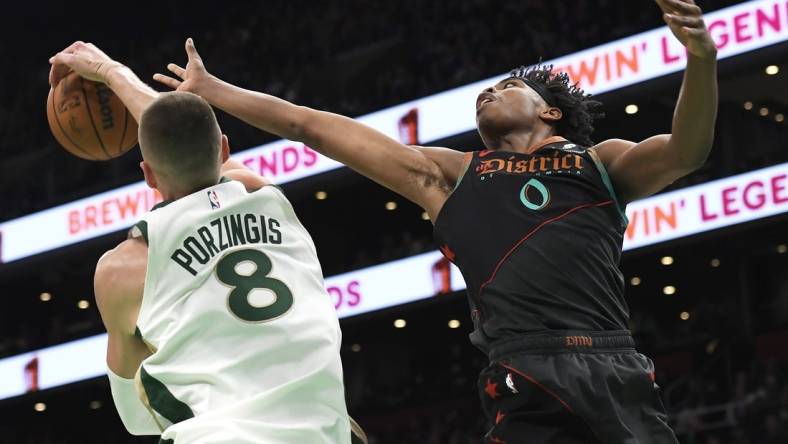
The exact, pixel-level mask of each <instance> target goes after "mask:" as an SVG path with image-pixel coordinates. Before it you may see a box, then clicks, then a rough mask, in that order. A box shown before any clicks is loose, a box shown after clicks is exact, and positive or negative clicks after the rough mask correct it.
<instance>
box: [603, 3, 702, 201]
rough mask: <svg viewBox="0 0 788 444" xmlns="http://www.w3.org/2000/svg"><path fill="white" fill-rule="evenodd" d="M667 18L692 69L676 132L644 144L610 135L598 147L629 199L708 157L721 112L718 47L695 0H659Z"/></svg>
mask: <svg viewBox="0 0 788 444" xmlns="http://www.w3.org/2000/svg"><path fill="white" fill-rule="evenodd" d="M656 2H657V4H658V5H659V7H660V9H661V10H662V12H663V18H664V20H665V22H666V23H667V24H668V27H670V30H671V31H672V32H673V34H674V35H675V36H676V38H677V39H678V40H679V41H680V42H681V43H682V44H683V45H684V46H685V47H686V48H687V69H686V70H685V71H684V81H683V83H682V85H681V91H680V93H679V98H678V101H677V103H676V109H675V111H674V114H673V124H672V131H671V134H661V135H657V136H653V137H651V138H649V139H646V140H644V141H642V142H640V143H634V142H629V141H625V140H620V139H611V140H606V141H604V142H601V143H599V144H598V145H597V152H598V154H599V157H600V158H601V160H602V162H603V163H604V164H605V165H606V167H607V169H608V172H609V174H610V177H611V179H612V180H613V182H614V183H615V185H616V188H617V190H618V192H619V193H620V194H621V195H622V197H623V198H624V200H625V201H627V202H629V201H632V200H635V199H638V198H640V197H645V196H648V195H651V194H654V193H656V192H657V191H659V190H661V189H662V188H664V187H666V186H667V185H670V184H671V183H673V181H675V180H676V179H678V178H680V177H682V176H685V175H687V174H689V173H690V172H692V171H694V170H695V169H697V168H699V167H700V166H701V165H703V163H704V162H705V161H706V157H707V156H708V154H709V151H710V150H711V146H712V141H713V139H714V123H715V120H716V116H717V60H716V59H717V48H716V47H715V44H714V41H713V40H712V38H711V36H710V35H709V31H708V30H707V29H706V25H705V24H704V22H703V16H702V15H701V14H702V13H701V10H700V8H699V7H698V6H697V5H695V2H694V0H656Z"/></svg>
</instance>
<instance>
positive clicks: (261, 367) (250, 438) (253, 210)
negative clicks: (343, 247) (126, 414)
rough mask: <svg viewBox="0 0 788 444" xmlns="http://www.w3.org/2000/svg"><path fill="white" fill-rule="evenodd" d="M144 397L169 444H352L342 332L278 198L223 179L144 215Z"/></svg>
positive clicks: (308, 252) (301, 235) (308, 246)
mask: <svg viewBox="0 0 788 444" xmlns="http://www.w3.org/2000/svg"><path fill="white" fill-rule="evenodd" d="M135 232H136V233H137V234H140V235H144V236H145V237H146V240H147V243H148V271H147V276H146V278H145V291H144V296H143V301H142V305H141V308H140V313H139V319H138V321H137V326H138V329H139V333H140V335H141V337H142V338H143V340H144V341H145V342H146V343H147V344H149V346H150V347H151V349H152V350H153V354H152V355H151V356H150V357H148V358H147V359H145V361H143V363H142V365H141V367H140V369H139V371H138V372H137V376H136V378H135V379H136V381H137V389H138V392H140V396H141V397H142V398H143V403H145V404H146V406H149V407H150V410H151V413H152V414H153V415H154V419H155V420H156V421H157V422H158V423H159V424H160V428H161V429H162V431H163V432H162V441H163V442H170V441H168V440H174V443H175V444H182V443H183V444H186V443H188V444H191V443H206V444H207V443H216V444H218V443H228V444H229V443H234V444H245V443H277V444H278V443H281V444H285V443H287V444H293V443H304V444H307V443H308V444H322V443H331V444H335V443H341V444H348V443H350V425H349V423H348V415H347V411H346V407H345V398H344V386H343V381H342V364H341V361H340V356H339V348H340V342H341V332H340V329H339V322H338V320H337V315H336V311H335V310H334V307H333V304H332V303H331V299H330V297H329V296H328V294H327V293H326V291H325V287H324V284H323V274H322V271H321V269H320V264H319V263H318V259H317V254H316V252H315V246H314V243H313V242H312V238H311V237H310V236H309V234H308V233H307V231H306V229H304V227H303V226H302V225H301V223H300V222H299V221H298V218H297V217H296V215H295V213H294V212H293V207H292V206H291V205H290V202H289V201H288V200H287V198H285V196H284V194H282V192H281V191H280V190H279V189H278V188H276V187H273V186H266V187H263V188H262V189H260V190H258V191H255V192H252V193H248V192H247V191H246V189H245V188H244V186H243V185H242V184H241V183H240V182H235V181H231V182H223V183H220V184H218V185H215V186H212V187H209V188H206V189H204V190H201V191H198V192H196V193H193V194H191V195H189V196H187V197H184V198H181V199H178V200H175V201H173V202H171V203H169V204H167V205H165V206H162V207H160V208H156V209H154V210H153V211H151V212H150V213H148V214H147V215H146V216H145V217H144V219H143V220H142V221H141V222H140V223H138V224H137V225H136V226H135V228H134V230H133V233H135Z"/></svg>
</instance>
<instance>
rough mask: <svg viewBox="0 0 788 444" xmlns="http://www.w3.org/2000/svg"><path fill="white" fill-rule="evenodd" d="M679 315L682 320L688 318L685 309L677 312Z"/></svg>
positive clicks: (688, 315)
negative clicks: (679, 312)
mask: <svg viewBox="0 0 788 444" xmlns="http://www.w3.org/2000/svg"><path fill="white" fill-rule="evenodd" d="M679 317H680V318H681V320H682V321H686V320H687V319H689V318H690V314H689V312H687V311H682V312H681V314H679Z"/></svg>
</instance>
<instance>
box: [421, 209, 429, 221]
mask: <svg viewBox="0 0 788 444" xmlns="http://www.w3.org/2000/svg"><path fill="white" fill-rule="evenodd" d="M421 220H430V215H429V214H427V212H426V211H422V212H421Z"/></svg>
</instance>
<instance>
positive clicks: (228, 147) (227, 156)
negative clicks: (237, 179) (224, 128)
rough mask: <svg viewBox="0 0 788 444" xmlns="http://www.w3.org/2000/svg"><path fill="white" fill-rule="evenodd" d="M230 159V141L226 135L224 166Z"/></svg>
mask: <svg viewBox="0 0 788 444" xmlns="http://www.w3.org/2000/svg"><path fill="white" fill-rule="evenodd" d="M229 158H230V140H229V139H228V138H227V135H226V134H222V164H224V163H225V162H227V159H229Z"/></svg>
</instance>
